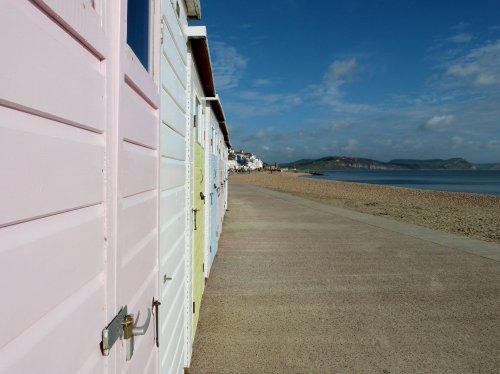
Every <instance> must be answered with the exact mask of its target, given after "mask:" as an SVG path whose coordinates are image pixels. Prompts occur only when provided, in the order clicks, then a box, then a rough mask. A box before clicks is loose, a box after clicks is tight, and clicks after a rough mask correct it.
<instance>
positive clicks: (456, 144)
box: [451, 136, 465, 148]
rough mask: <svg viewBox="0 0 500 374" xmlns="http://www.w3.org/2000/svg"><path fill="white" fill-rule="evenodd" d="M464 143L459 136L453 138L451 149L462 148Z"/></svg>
mask: <svg viewBox="0 0 500 374" xmlns="http://www.w3.org/2000/svg"><path fill="white" fill-rule="evenodd" d="M464 143H465V139H464V138H462V137H460V136H454V137H452V138H451V145H452V146H453V148H457V147H460V146H462V145H463V144H464Z"/></svg>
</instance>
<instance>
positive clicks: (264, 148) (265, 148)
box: [260, 145, 271, 151]
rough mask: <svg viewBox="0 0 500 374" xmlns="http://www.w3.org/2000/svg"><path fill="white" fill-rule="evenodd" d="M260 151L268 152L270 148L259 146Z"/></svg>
mask: <svg viewBox="0 0 500 374" xmlns="http://www.w3.org/2000/svg"><path fill="white" fill-rule="evenodd" d="M260 149H262V150H263V151H269V150H270V149H271V148H270V147H268V146H267V145H262V146H260Z"/></svg>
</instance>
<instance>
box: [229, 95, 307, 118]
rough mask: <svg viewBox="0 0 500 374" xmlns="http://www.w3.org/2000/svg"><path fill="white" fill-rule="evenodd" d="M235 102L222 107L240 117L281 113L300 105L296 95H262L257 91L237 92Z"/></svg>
mask: <svg viewBox="0 0 500 374" xmlns="http://www.w3.org/2000/svg"><path fill="white" fill-rule="evenodd" d="M234 97H236V98H238V100H236V101H226V102H225V103H224V107H225V108H227V109H229V110H230V111H231V112H232V113H236V114H237V115H238V116H240V117H244V118H249V117H259V116H268V115H273V114H278V113H282V112H284V111H286V110H288V109H290V108H291V107H294V106H297V105H300V104H302V99H301V98H300V96H299V95H297V94H287V93H278V94H273V93H262V92H259V91H253V90H248V91H238V92H236V93H235V94H234Z"/></svg>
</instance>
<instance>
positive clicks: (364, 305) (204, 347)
mask: <svg viewBox="0 0 500 374" xmlns="http://www.w3.org/2000/svg"><path fill="white" fill-rule="evenodd" d="M229 191H230V192H229V211H228V212H227V215H226V220H225V223H224V230H223V234H222V237H221V241H220V248H219V253H218V255H217V258H216V260H215V265H214V267H213V270H212V273H211V275H210V279H209V281H208V284H207V288H206V290H205V294H204V296H203V302H202V307H201V316H200V322H199V326H198V330H197V335H196V339H195V343H194V349H193V358H192V364H191V368H190V370H189V373H190V374H196V373H203V374H207V373H214V374H215V373H217V374H219V373H235V374H238V373H255V374H263V373H481V374H484V373H500V262H499V260H500V246H499V245H496V244H491V243H485V242H481V241H476V240H468V239H465V238H460V237H457V236H454V235H450V234H445V233H440V232H436V231H432V230H429V229H424V228H420V227H417V226H413V225H409V224H404V223H400V222H395V221H390V220H387V219H384V218H379V217H374V216H369V215H365V214H362V213H355V212H351V211H347V210H343V209H338V208H334V207H330V206H326V205H322V204H320V203H316V202H313V201H310V200H306V199H302V198H299V197H294V196H291V195H287V194H282V193H278V192H273V191H270V190H265V189H261V188H258V187H253V186H248V185H242V184H236V183H230V184H229Z"/></svg>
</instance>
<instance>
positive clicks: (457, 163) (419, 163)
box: [281, 156, 500, 170]
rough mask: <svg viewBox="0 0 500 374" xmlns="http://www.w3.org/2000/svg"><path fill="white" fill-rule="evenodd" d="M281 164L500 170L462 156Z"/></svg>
mask: <svg viewBox="0 0 500 374" xmlns="http://www.w3.org/2000/svg"><path fill="white" fill-rule="evenodd" d="M281 166H282V167H288V168H296V169H299V170H352V169H363V170H500V163H490V164H473V163H470V162H468V161H467V160H465V159H463V158H460V157H456V158H450V159H447V160H443V159H431V160H416V159H394V160H391V161H389V162H383V161H378V160H372V159H369V158H361V157H345V156H328V157H323V158H318V159H301V160H297V161H294V162H289V163H285V164H282V165H281Z"/></svg>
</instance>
